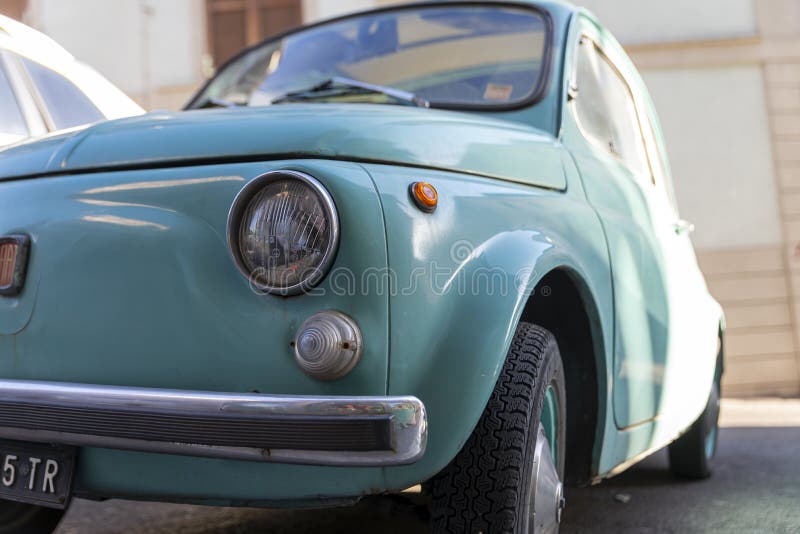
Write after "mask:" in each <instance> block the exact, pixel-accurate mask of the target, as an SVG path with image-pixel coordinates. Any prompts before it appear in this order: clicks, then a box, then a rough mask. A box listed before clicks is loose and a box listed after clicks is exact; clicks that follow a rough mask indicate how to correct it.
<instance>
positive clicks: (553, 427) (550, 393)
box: [541, 386, 558, 465]
mask: <svg viewBox="0 0 800 534" xmlns="http://www.w3.org/2000/svg"><path fill="white" fill-rule="evenodd" d="M541 423H542V427H544V435H545V437H546V438H547V443H548V444H549V445H550V452H551V454H552V457H553V462H554V463H555V464H556V465H558V400H557V398H556V390H555V388H553V386H547V391H546V392H545V395H544V403H543V404H542V417H541Z"/></svg>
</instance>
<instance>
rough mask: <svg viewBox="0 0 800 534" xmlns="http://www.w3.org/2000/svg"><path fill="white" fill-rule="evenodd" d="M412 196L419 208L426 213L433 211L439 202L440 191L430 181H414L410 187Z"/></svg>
mask: <svg viewBox="0 0 800 534" xmlns="http://www.w3.org/2000/svg"><path fill="white" fill-rule="evenodd" d="M408 190H409V192H410V193H411V198H412V199H414V203H415V204H416V205H417V207H418V208H419V209H421V210H422V211H424V212H426V213H433V211H434V210H435V209H436V205H437V204H438V203H439V193H437V192H436V188H435V187H433V186H432V185H431V184H429V183H428V182H414V183H412V184H411V186H410V187H409V188H408Z"/></svg>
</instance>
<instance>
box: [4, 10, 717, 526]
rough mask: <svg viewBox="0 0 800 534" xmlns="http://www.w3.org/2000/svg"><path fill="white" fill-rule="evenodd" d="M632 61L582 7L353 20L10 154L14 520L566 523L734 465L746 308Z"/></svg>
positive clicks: (7, 319) (7, 338)
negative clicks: (111, 511)
mask: <svg viewBox="0 0 800 534" xmlns="http://www.w3.org/2000/svg"><path fill="white" fill-rule="evenodd" d="M690 230H691V225H690V224H689V223H687V222H685V221H683V220H682V219H681V218H680V217H679V215H678V211H677V207H676V205H675V199H674V195H673V194H672V186H671V177H670V168H669V165H668V163H667V157H666V152H665V147H664V141H663V139H662V134H661V129H660V126H659V123H658V119H657V116H656V112H655V110H654V107H653V103H652V101H651V100H650V98H649V96H648V94H647V91H646V89H645V86H644V84H643V83H642V80H641V78H640V77H639V75H638V74H637V72H636V70H635V68H634V67H633V65H632V64H631V62H630V60H629V59H628V58H627V57H626V55H625V53H624V52H623V50H622V48H621V47H620V45H619V44H618V43H617V42H616V41H615V40H614V38H613V37H612V36H611V35H610V34H609V33H608V32H607V31H606V30H604V29H603V27H602V26H601V25H600V24H599V23H598V21H597V20H595V19H594V18H593V17H592V16H591V15H590V14H588V13H587V12H585V11H583V10H580V9H577V8H575V7H573V6H570V5H568V4H565V3H561V2H549V1H541V2H439V3H432V4H431V3H426V4H413V5H406V6H402V7H395V8H390V9H383V10H378V11H371V12H366V13H360V14H356V15H350V16H347V17H345V18H340V19H335V20H330V21H326V22H324V23H321V24H317V25H314V26H308V27H305V28H301V29H299V30H296V31H293V32H291V33H288V34H285V35H282V36H279V37H277V38H274V39H272V40H269V41H266V42H264V43H262V44H259V45H258V46H255V47H253V48H251V49H248V50H246V51H244V52H243V53H242V54H240V55H239V56H238V57H236V58H234V59H233V60H232V61H230V62H229V63H228V64H226V65H224V66H223V67H222V68H221V69H220V70H219V72H218V74H217V75H216V77H214V78H213V79H212V80H210V81H209V82H208V83H207V85H206V86H205V87H204V88H202V89H201V90H200V91H199V92H198V94H197V95H196V96H195V97H194V99H193V100H192V101H191V103H190V104H189V105H188V107H187V109H186V110H185V111H183V112H179V113H166V112H158V113H152V114H149V115H145V116H142V117H135V118H128V119H120V120H116V121H111V122H105V123H100V124H96V125H92V126H90V127H87V128H84V129H82V130H79V131H71V132H68V133H62V134H57V135H52V136H50V137H47V138H44V139H41V140H38V141H31V142H27V143H25V144H22V145H18V146H15V147H11V148H8V149H6V150H5V151H3V152H0V235H2V236H3V237H2V239H1V240H0V287H1V288H2V289H1V290H0V291H2V296H0V334H1V335H0V377H2V378H1V379H0V438H2V441H0V468H2V469H0V475H1V476H2V484H0V498H2V499H4V501H2V504H1V505H0V514H1V515H2V518H3V519H2V521H3V522H4V523H3V524H4V525H5V530H4V532H31V531H35V529H39V531H48V529H51V528H52V527H53V524H54V523H55V522H56V521H57V520H58V517H59V515H60V514H61V513H63V510H64V509H65V508H66V507H67V506H68V504H69V502H70V499H71V498H72V497H85V498H92V499H105V498H124V499H142V500H162V501H173V502H188V503H200V504H209V505H233V506H235V505H248V506H254V505H255V506H306V505H313V506H318V505H339V504H347V503H352V502H355V501H357V500H358V499H359V498H361V497H363V496H366V495H369V494H380V493H390V492H398V491H401V490H403V489H405V488H409V487H411V486H415V485H417V484H421V487H422V493H423V495H424V496H426V497H427V499H428V500H429V502H430V510H431V527H432V529H433V531H435V532H485V533H488V532H514V533H520V532H554V531H556V530H558V525H559V520H560V517H561V515H562V509H563V508H564V506H565V499H564V490H563V485H564V484H568V483H571V484H586V483H593V482H597V481H600V480H601V479H603V478H606V477H610V476H613V475H615V474H616V473H619V472H620V471H622V470H624V469H626V468H627V467H629V466H630V465H632V464H633V463H635V462H637V461H638V460H640V459H641V458H643V457H645V456H647V455H648V454H650V453H651V452H653V451H655V450H657V449H659V448H662V447H665V446H669V458H670V465H671V468H672V470H673V471H674V473H675V474H676V475H678V476H683V477H695V478H700V477H705V476H708V474H709V473H710V468H711V461H712V458H713V456H714V452H715V447H716V436H717V431H716V428H717V416H718V404H719V400H718V399H719V395H720V390H719V388H720V376H721V374H722V347H723V344H722V334H723V330H724V323H723V315H722V312H721V309H720V307H719V305H718V304H717V303H716V302H715V301H714V300H713V299H712V298H711V296H709V293H708V291H707V288H706V285H705V282H704V279H703V276H702V274H701V273H700V271H699V270H698V267H697V263H696V259H695V256H694V252H693V249H692V245H691V242H690V240H689V235H688V234H689V232H690Z"/></svg>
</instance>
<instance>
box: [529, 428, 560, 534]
mask: <svg viewBox="0 0 800 534" xmlns="http://www.w3.org/2000/svg"><path fill="white" fill-rule="evenodd" d="M531 485H532V487H531V500H532V502H531V506H530V515H529V517H528V525H529V526H528V531H529V532H535V533H536V534H549V533H556V532H558V525H559V523H560V522H561V512H562V511H563V510H564V486H563V484H562V483H561V480H560V479H559V477H558V468H557V467H556V463H555V460H554V456H553V452H552V451H551V449H550V443H549V442H548V439H547V435H546V434H545V430H544V426H543V425H542V424H541V423H539V429H538V431H537V435H536V450H535V452H534V455H533V476H532V477H531Z"/></svg>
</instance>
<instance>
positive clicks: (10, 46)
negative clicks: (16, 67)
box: [0, 15, 75, 70]
mask: <svg viewBox="0 0 800 534" xmlns="http://www.w3.org/2000/svg"><path fill="white" fill-rule="evenodd" d="M0 48H5V49H7V50H10V51H12V52H15V53H17V54H19V55H22V56H25V57H28V58H30V59H32V60H34V61H36V62H37V63H41V64H42V65H45V66H48V67H57V66H58V65H59V64H60V65H63V64H65V63H71V62H74V61H75V57H74V56H73V55H72V54H70V53H69V52H67V50H66V49H65V48H64V47H63V46H61V45H59V44H58V43H57V42H55V41H54V40H53V39H51V38H50V37H48V36H46V35H45V34H43V33H41V32H38V31H36V30H34V29H33V28H31V27H30V26H26V25H25V24H22V23H21V22H17V21H16V20H14V19H11V18H9V17H6V16H3V15H0ZM55 70H58V68H55Z"/></svg>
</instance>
